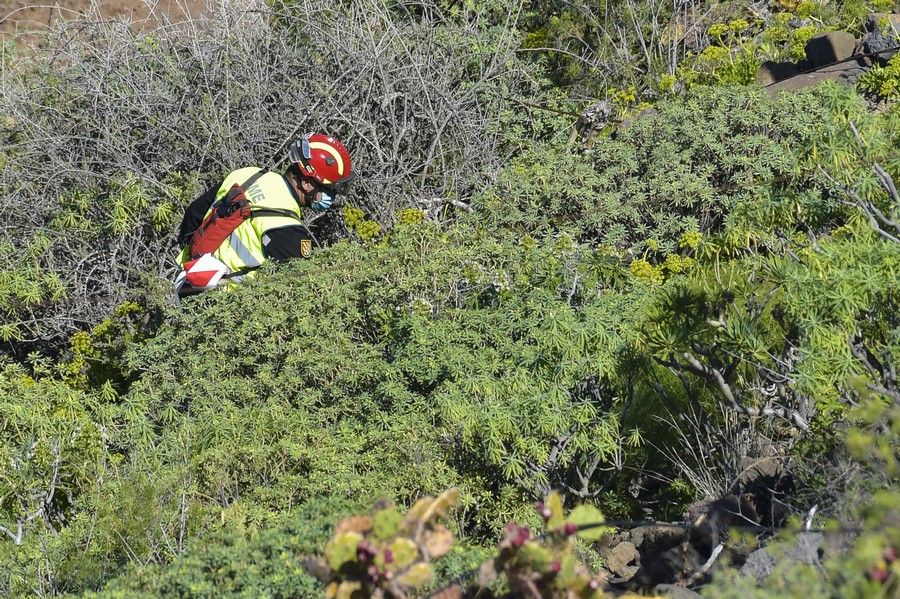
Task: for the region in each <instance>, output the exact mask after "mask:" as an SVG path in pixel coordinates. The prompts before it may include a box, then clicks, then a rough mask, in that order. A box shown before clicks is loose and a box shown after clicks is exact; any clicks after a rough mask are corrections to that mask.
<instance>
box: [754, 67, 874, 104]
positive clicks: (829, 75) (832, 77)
mask: <svg viewBox="0 0 900 599" xmlns="http://www.w3.org/2000/svg"><path fill="white" fill-rule="evenodd" d="M868 68H869V67H868V65H867V64H866V62H865V61H864V60H862V59H857V60H852V61H849V62H844V63H841V64H836V65H832V66H830V67H825V68H824V69H820V70H818V71H815V72H812V73H800V74H799V75H797V76H796V77H791V78H790V79H785V80H784V81H779V82H777V83H773V84H772V85H770V86H768V87H767V88H766V91H768V92H769V94H771V95H776V94H777V93H779V92H783V91H787V92H796V91H800V90H802V89H806V88H808V87H813V86H815V85H818V84H819V83H821V82H823V81H835V82H838V83H846V84H848V85H854V84H855V83H856V80H857V79H858V78H859V76H860V75H862V74H863V73H865V72H866V70H867V69H868Z"/></svg>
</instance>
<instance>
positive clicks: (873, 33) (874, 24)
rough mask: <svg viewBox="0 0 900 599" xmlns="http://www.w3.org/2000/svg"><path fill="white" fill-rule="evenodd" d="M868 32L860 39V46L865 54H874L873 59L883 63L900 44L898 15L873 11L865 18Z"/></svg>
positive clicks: (899, 18) (899, 16)
mask: <svg viewBox="0 0 900 599" xmlns="http://www.w3.org/2000/svg"><path fill="white" fill-rule="evenodd" d="M866 31H868V33H867V34H866V35H865V37H863V39H862V48H863V51H864V52H865V53H866V54H869V55H873V54H874V55H875V56H874V59H875V60H876V61H878V62H881V63H885V62H887V61H888V60H890V59H891V58H892V57H893V56H894V55H895V54H896V53H897V50H896V49H895V48H896V47H897V46H898V45H900V15H896V14H889V13H875V14H873V15H869V18H868V19H866Z"/></svg>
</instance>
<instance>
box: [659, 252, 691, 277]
mask: <svg viewBox="0 0 900 599" xmlns="http://www.w3.org/2000/svg"><path fill="white" fill-rule="evenodd" d="M696 263H697V261H696V260H694V259H693V258H691V257H690V256H679V255H678V254H669V255H668V256H666V260H665V262H663V268H665V269H666V271H668V273H669V274H673V275H677V274H679V273H682V272H685V271H686V270H688V269H690V268H691V267H692V266H694V265H695V264H696Z"/></svg>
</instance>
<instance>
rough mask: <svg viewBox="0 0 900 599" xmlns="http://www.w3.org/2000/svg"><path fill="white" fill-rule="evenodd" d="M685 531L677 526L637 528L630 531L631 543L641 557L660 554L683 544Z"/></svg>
mask: <svg viewBox="0 0 900 599" xmlns="http://www.w3.org/2000/svg"><path fill="white" fill-rule="evenodd" d="M686 535H687V531H686V530H685V529H683V528H679V527H677V526H660V525H652V526H639V527H638V528H633V529H632V530H631V542H632V543H634V545H635V547H638V548H639V549H640V551H641V555H648V556H649V555H654V554H657V553H662V552H663V551H666V550H667V549H671V548H672V547H677V546H678V545H680V544H681V543H683V542H684V540H685V536H686Z"/></svg>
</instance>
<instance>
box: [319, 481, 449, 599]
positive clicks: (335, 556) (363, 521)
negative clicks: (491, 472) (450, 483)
mask: <svg viewBox="0 0 900 599" xmlns="http://www.w3.org/2000/svg"><path fill="white" fill-rule="evenodd" d="M458 499H459V491H457V490H456V489H451V490H449V491H445V492H444V493H443V494H441V496H440V497H438V498H437V499H435V498H432V497H426V498H424V499H420V500H419V501H418V502H417V503H416V504H415V505H413V506H412V508H411V509H410V510H409V512H407V514H406V515H405V516H404V515H402V514H400V512H398V511H397V509H396V508H395V507H394V506H393V505H391V504H389V503H381V504H377V505H376V506H375V508H374V509H373V511H372V514H371V515H370V516H353V517H350V518H345V519H344V520H341V521H340V522H339V523H338V524H337V526H336V528H335V534H334V537H333V538H332V539H331V541H329V542H328V544H327V545H326V546H325V555H324V556H323V557H321V558H316V559H314V560H309V561H308V562H307V564H306V566H307V569H308V570H309V571H310V572H311V573H312V574H314V575H315V576H317V577H319V578H320V579H322V580H324V581H326V582H327V583H328V586H327V587H326V589H325V595H326V597H327V598H328V599H331V598H335V599H351V598H352V599H358V598H363V597H372V598H375V599H380V598H394V599H405V598H406V597H408V596H410V594H414V593H415V591H416V590H417V589H421V588H422V587H424V586H425V585H427V584H428V583H429V582H431V580H432V579H433V578H434V569H433V568H432V565H431V561H432V560H433V559H436V558H439V557H441V556H443V555H445V554H447V553H448V552H449V551H450V548H451V547H452V546H453V533H451V532H450V530H449V529H448V528H447V527H446V526H444V525H442V524H439V523H438V521H439V520H440V519H441V518H443V517H445V516H446V515H447V512H448V510H449V509H450V508H451V507H453V506H454V505H455V504H456V502H457V500H458Z"/></svg>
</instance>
